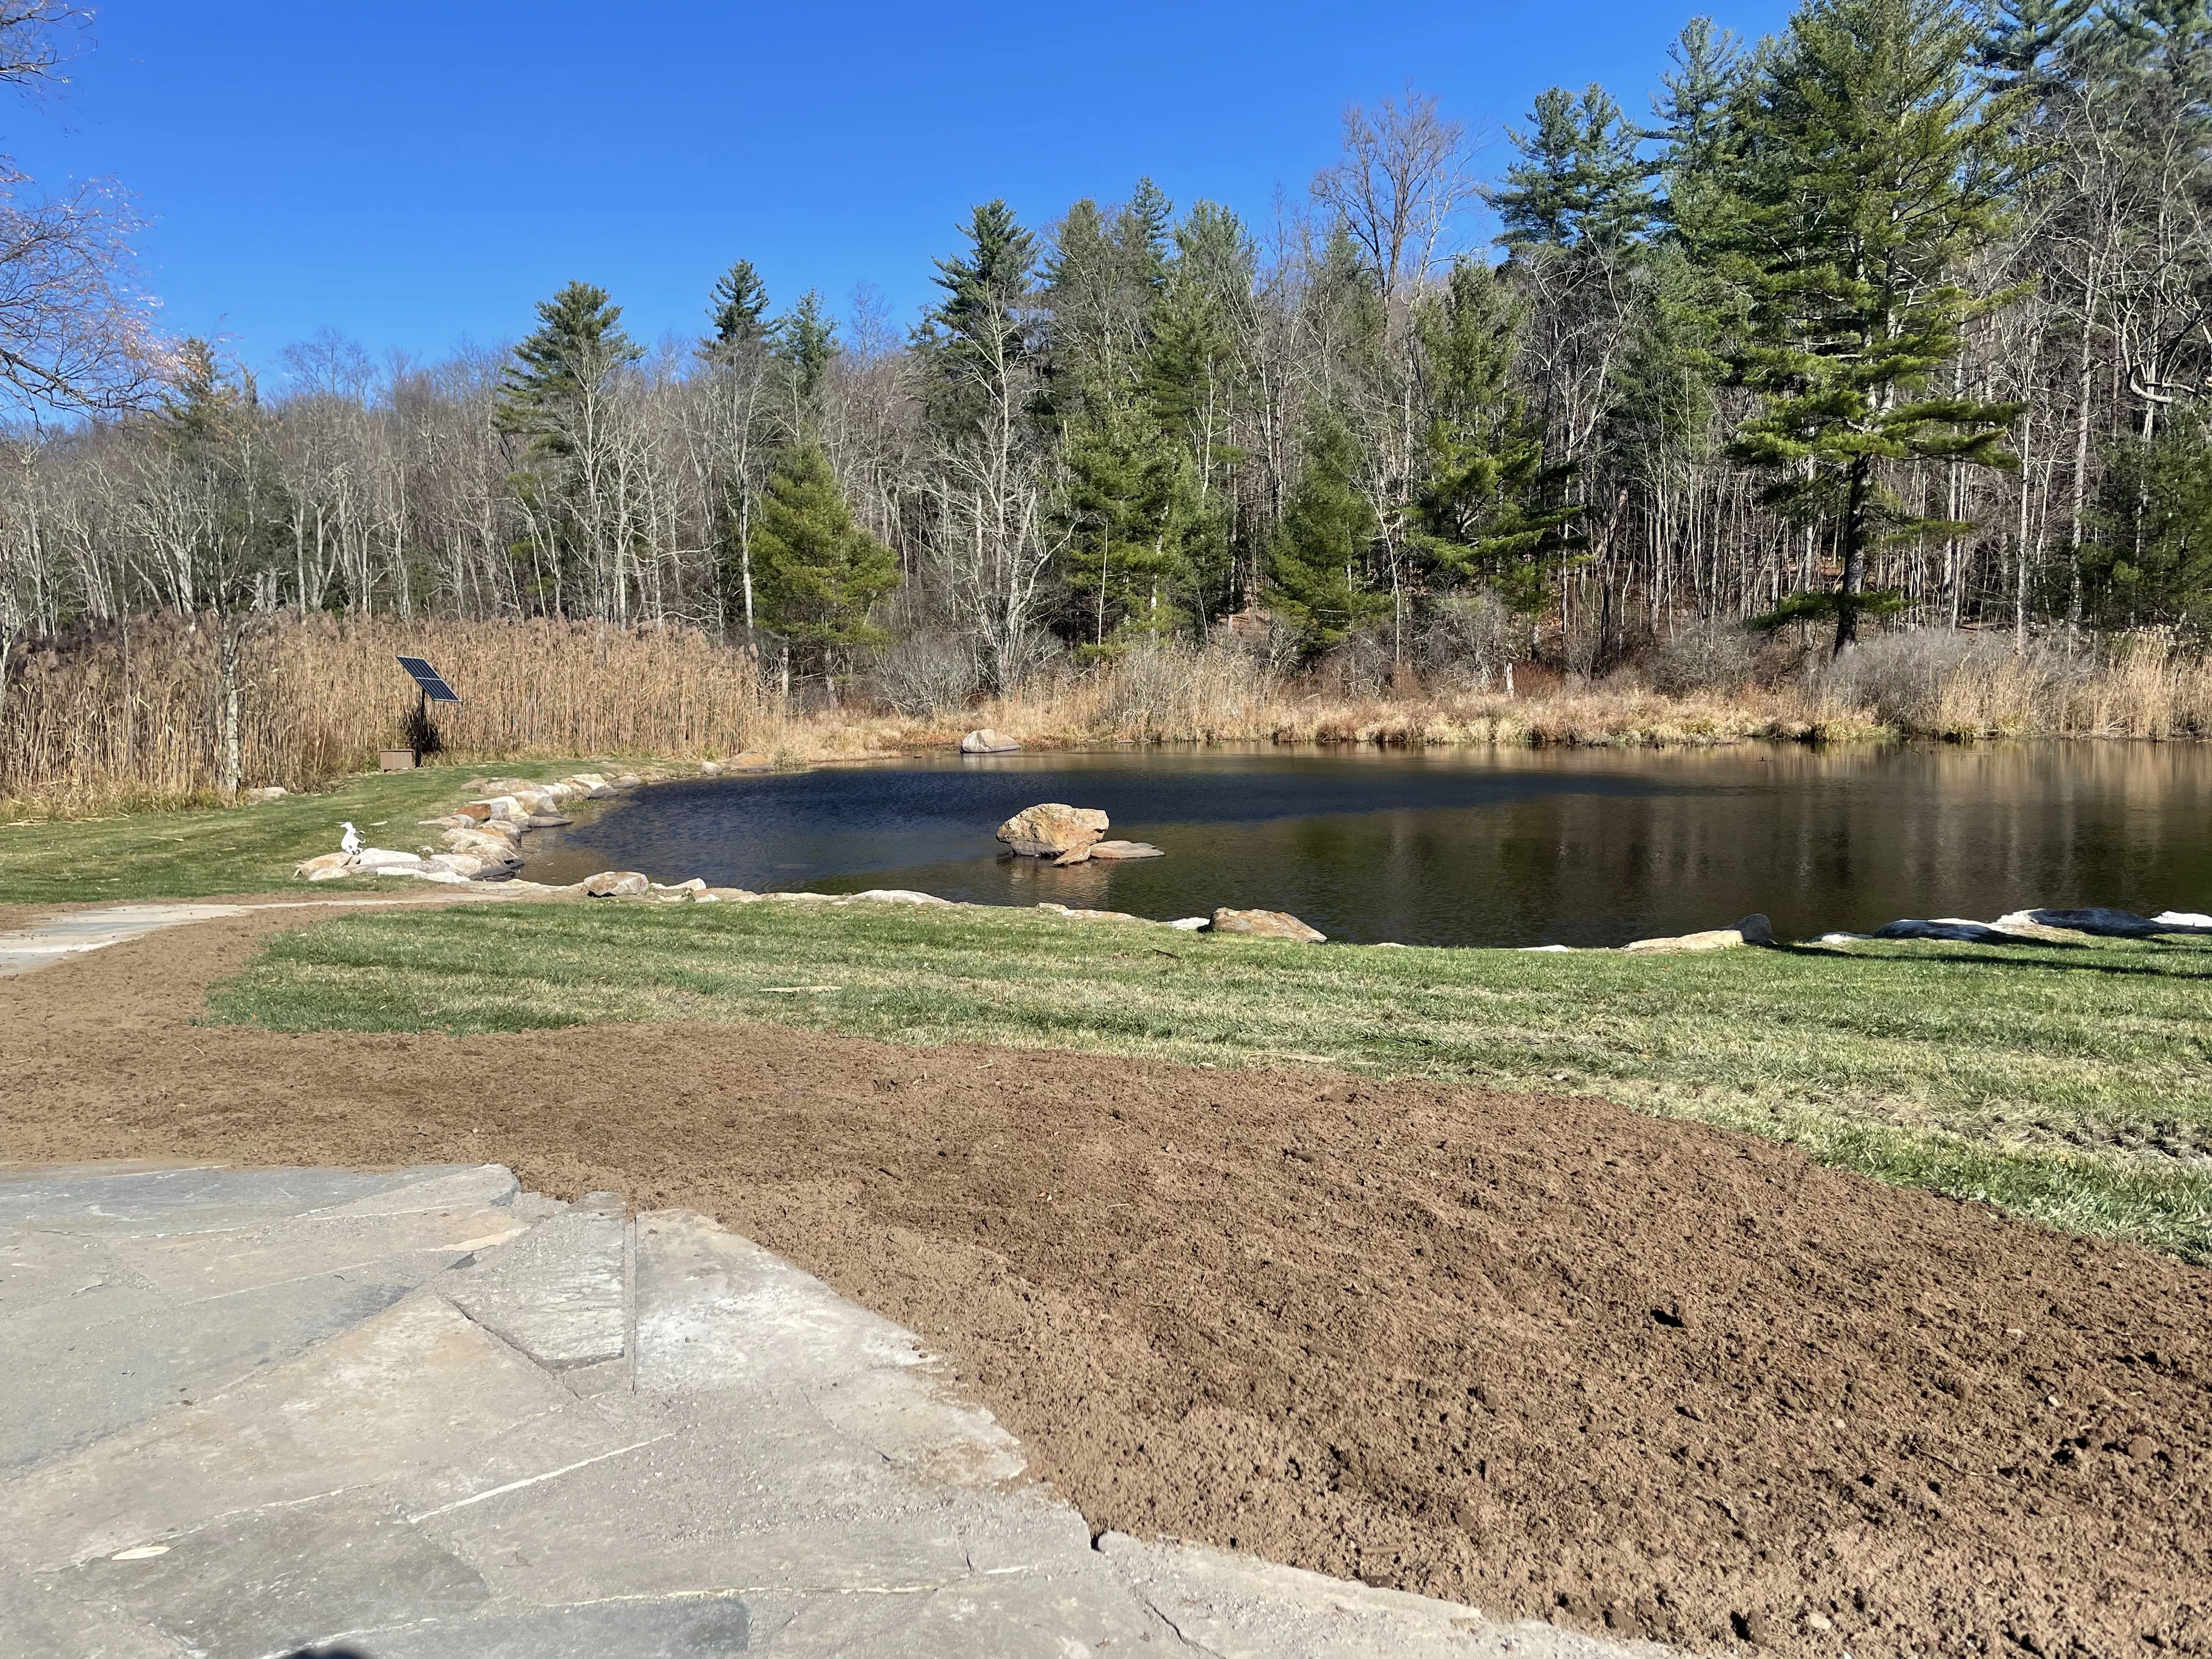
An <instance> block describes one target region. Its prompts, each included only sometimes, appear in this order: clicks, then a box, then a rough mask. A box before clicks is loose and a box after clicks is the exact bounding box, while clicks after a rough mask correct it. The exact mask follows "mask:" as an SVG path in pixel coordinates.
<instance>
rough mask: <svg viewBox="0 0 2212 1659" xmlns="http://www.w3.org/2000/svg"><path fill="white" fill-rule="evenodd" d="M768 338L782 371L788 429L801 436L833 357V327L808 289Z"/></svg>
mask: <svg viewBox="0 0 2212 1659" xmlns="http://www.w3.org/2000/svg"><path fill="white" fill-rule="evenodd" d="M769 337H770V340H771V344H770V346H769V350H770V351H771V352H772V353H773V354H774V356H775V361H776V362H777V363H778V364H779V365H780V366H781V368H782V371H783V384H784V391H785V396H786V402H787V404H788V406H789V410H790V420H791V429H792V431H793V433H804V432H805V430H807V429H808V428H810V427H811V425H812V424H813V418H814V414H815V410H816V408H817V404H818V403H819V401H820V398H821V395H822V382H823V380H824V379H826V378H827V377H828V375H829V364H830V361H831V360H832V359H833V358H835V357H836V355H837V325H836V323H835V322H833V321H831V320H830V317H829V307H828V306H826V305H824V304H823V300H822V295H820V293H819V292H817V290H815V289H807V291H806V292H805V294H804V295H801V296H800V297H799V303H798V304H797V305H795V306H793V307H792V308H791V309H790V310H789V311H787V312H786V313H784V314H783V315H782V316H781V317H779V318H777V319H776V320H775V327H774V328H773V329H772V330H770V331H769Z"/></svg>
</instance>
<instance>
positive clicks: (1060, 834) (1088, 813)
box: [999, 801, 1108, 859]
mask: <svg viewBox="0 0 2212 1659" xmlns="http://www.w3.org/2000/svg"><path fill="white" fill-rule="evenodd" d="M1107 822H1108V820H1107V817H1106V815H1105V814H1104V813H1103V812H1102V811H1098V810H1097V808H1096V807H1091V806H1067V805H1062V804H1061V803H1060V802H1059V801H1046V802H1044V803H1042V805H1036V806H1031V807H1028V808H1025V809H1024V811H1019V812H1017V813H1015V814H1014V815H1013V817H1010V818H1008V819H1007V820H1006V822H1005V823H1002V824H1000V826H999V839H1000V841H1002V842H1006V844H1007V845H1008V846H1009V847H1011V848H1013V849H1014V851H1016V852H1017V853H1021V854H1027V855H1028V856H1029V857H1030V858H1037V859H1052V858H1058V857H1059V856H1060V854H1062V853H1069V852H1073V851H1074V850H1075V849H1076V848H1079V847H1089V846H1091V845H1092V844H1093V843H1094V842H1097V839H1098V838H1099V837H1100V836H1103V835H1104V834H1105V833H1106V826H1107Z"/></svg>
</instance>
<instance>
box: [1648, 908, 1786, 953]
mask: <svg viewBox="0 0 2212 1659" xmlns="http://www.w3.org/2000/svg"><path fill="white" fill-rule="evenodd" d="M1773 943H1774V924H1773V923H1771V922H1770V921H1767V919H1766V918H1765V916H1761V915H1750V916H1746V917H1745V918H1744V919H1743V920H1742V921H1740V922H1738V923H1737V924H1736V925H1735V927H1710V928H1707V929H1706V930H1705V932H1704V933H1680V934H1677V935H1675V936H1674V937H1673V938H1671V939H1636V940H1634V941H1632V943H1630V944H1627V945H1622V946H1621V947H1620V948H1621V949H1622V950H1624V951H1656V952H1660V953H1668V952H1676V953H1679V952H1682V951H1729V950H1734V949H1735V947H1736V946H1737V945H1771V944H1773Z"/></svg>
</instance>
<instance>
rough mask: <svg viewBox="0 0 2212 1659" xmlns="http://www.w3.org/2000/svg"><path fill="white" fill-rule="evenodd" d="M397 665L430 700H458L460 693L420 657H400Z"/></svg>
mask: <svg viewBox="0 0 2212 1659" xmlns="http://www.w3.org/2000/svg"><path fill="white" fill-rule="evenodd" d="M399 665H400V666H401V667H402V668H404V669H405V670H406V671H407V673H408V677H409V678H411V679H412V680H413V681H414V682H415V684H417V685H419V686H421V687H422V695H423V696H426V697H428V699H429V700H430V701H431V702H459V701H460V700H461V694H460V693H459V692H458V691H456V690H453V687H452V686H450V685H448V684H446V679H445V676H444V675H442V674H441V673H439V671H437V670H436V669H435V668H433V667H431V666H430V665H429V664H428V663H427V662H425V661H423V660H422V658H420V657H402V658H401V659H399Z"/></svg>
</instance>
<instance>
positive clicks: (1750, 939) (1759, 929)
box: [1735, 914, 1774, 945]
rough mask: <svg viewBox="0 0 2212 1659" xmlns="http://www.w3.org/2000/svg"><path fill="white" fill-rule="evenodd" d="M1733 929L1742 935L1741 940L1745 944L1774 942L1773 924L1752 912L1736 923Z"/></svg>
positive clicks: (1768, 943) (1769, 943)
mask: <svg viewBox="0 0 2212 1659" xmlns="http://www.w3.org/2000/svg"><path fill="white" fill-rule="evenodd" d="M1735 930H1736V932H1737V933H1741V934H1742V935H1743V942H1744V943H1745V944H1746V945H1771V944H1773V943H1774V924H1773V923H1772V922H1771V921H1768V920H1767V919H1766V918H1765V916H1763V915H1756V914H1754V915H1748V916H1746V917H1745V918H1744V919H1743V920H1742V921H1739V922H1738V923H1736V925H1735Z"/></svg>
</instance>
